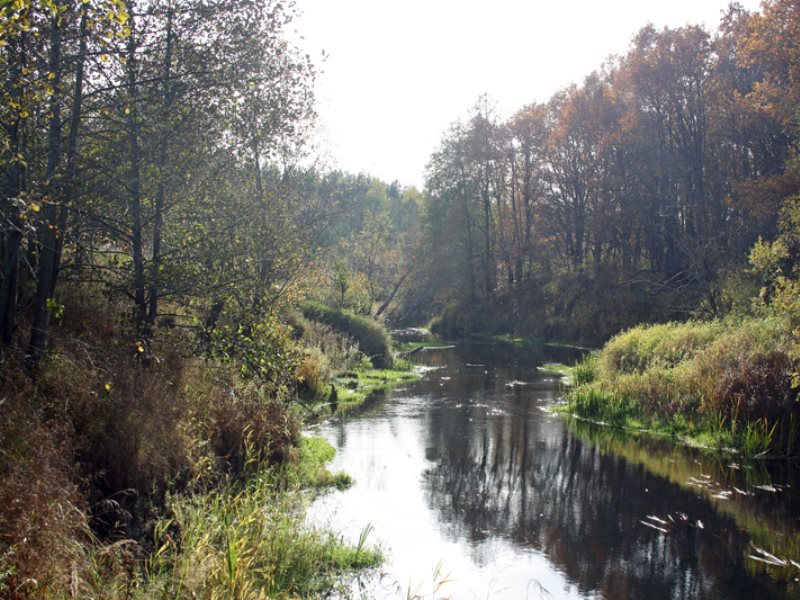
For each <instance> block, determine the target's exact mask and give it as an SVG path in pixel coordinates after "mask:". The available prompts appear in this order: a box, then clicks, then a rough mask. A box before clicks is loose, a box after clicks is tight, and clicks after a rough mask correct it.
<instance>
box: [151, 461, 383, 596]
mask: <svg viewBox="0 0 800 600" xmlns="http://www.w3.org/2000/svg"><path fill="white" fill-rule="evenodd" d="M304 502H305V497H304V496H303V495H302V494H300V493H299V492H298V491H297V490H296V489H295V490H290V491H286V490H281V489H280V485H279V484H278V483H277V481H276V480H275V478H274V477H273V476H272V475H271V474H269V473H265V474H261V475H259V476H257V477H254V478H252V479H251V480H250V481H248V483H247V484H246V485H244V486H242V487H240V486H237V485H228V486H224V487H222V488H220V489H219V490H217V491H215V492H214V493H212V494H208V495H202V496H196V497H193V498H189V499H187V498H176V499H175V500H174V503H173V511H174V514H175V517H174V522H175V524H176V525H177V526H178V528H179V530H180V532H181V535H180V540H179V542H176V541H175V540H174V539H172V538H171V537H168V536H166V535H162V538H161V539H159V540H157V541H158V542H159V543H158V545H157V550H156V551H155V552H154V553H153V554H152V555H151V558H150V559H149V561H148V563H147V578H146V581H143V582H142V586H141V589H142V590H143V591H144V592H146V593H147V594H150V595H160V596H164V597H176V598H195V597H203V598H242V599H245V598H263V597H269V598H273V597H310V596H315V595H318V594H321V593H322V592H324V591H326V590H329V589H331V588H332V587H334V586H335V585H336V583H337V581H338V579H339V578H340V577H341V576H342V575H343V574H345V573H347V572H348V571H352V570H354V569H359V568H364V567H369V566H374V565H376V564H378V563H379V562H380V561H381V554H380V552H379V551H378V550H376V549H374V548H371V547H368V546H367V543H366V542H367V536H368V533H369V530H365V533H364V534H363V535H362V537H361V539H360V540H359V542H358V544H356V545H348V544H345V543H344V542H343V541H342V540H341V538H339V537H338V536H336V535H334V534H333V533H330V532H325V531H320V530H317V529H314V528H311V527H309V526H307V525H306V524H305V523H304V510H303V506H304Z"/></svg>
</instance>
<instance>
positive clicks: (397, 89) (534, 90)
mask: <svg viewBox="0 0 800 600" xmlns="http://www.w3.org/2000/svg"><path fill="white" fill-rule="evenodd" d="M740 4H742V5H743V6H744V7H745V8H747V9H749V10H757V9H758V5H759V2H758V0H740ZM296 5H297V8H298V9H299V10H300V12H301V16H300V17H299V18H298V19H297V20H295V22H294V24H293V26H294V29H296V30H297V32H298V34H299V35H301V36H302V40H301V41H300V44H301V46H302V47H303V48H304V50H305V51H306V52H308V53H309V54H310V55H311V57H312V60H313V61H314V62H315V63H316V64H317V65H318V68H319V69H320V70H321V71H322V72H321V74H320V75H319V78H318V81H317V87H316V95H317V111H318V114H319V128H318V133H317V140H318V144H319V146H320V147H321V149H322V155H323V156H324V157H325V161H326V163H323V164H327V166H328V167H331V168H333V167H335V168H340V169H343V170H345V171H350V172H354V173H358V172H364V173H370V174H372V175H374V176H376V177H378V178H380V179H382V180H384V181H386V182H391V181H394V180H398V181H399V182H400V183H401V184H403V185H406V186H410V185H414V186H416V187H418V188H420V189H422V186H423V184H424V172H425V164H426V163H427V161H428V158H429V157H430V155H431V154H432V153H433V152H434V151H435V150H436V148H437V147H438V145H439V142H440V140H441V139H442V136H443V135H444V133H445V132H446V131H447V129H448V127H449V126H450V124H451V123H453V122H454V121H456V120H457V119H459V118H462V117H465V116H466V115H467V114H468V112H469V109H470V107H471V106H473V105H474V104H475V102H476V101H477V99H478V97H479V96H480V95H481V94H484V93H486V94H488V95H489V97H490V98H491V99H492V100H493V101H494V102H495V105H496V108H497V111H498V114H499V115H500V116H501V117H504V116H510V115H511V114H513V113H514V112H515V111H516V110H517V109H519V108H521V107H523V106H525V105H526V104H530V103H532V102H544V101H547V100H548V99H549V98H550V97H551V96H552V95H553V94H554V93H555V92H556V91H558V90H559V89H561V88H563V87H566V86H568V85H570V84H571V83H576V84H580V83H581V82H582V80H583V79H584V77H585V76H586V75H588V74H589V73H591V72H592V71H593V70H595V69H597V68H599V67H600V66H601V65H602V63H603V61H604V60H605V59H606V58H607V57H609V56H611V55H615V54H623V53H624V52H625V51H626V50H627V48H628V46H629V43H630V40H631V38H632V37H633V35H634V34H635V33H636V32H637V31H638V30H639V29H640V28H641V27H642V26H644V25H645V24H646V23H648V22H650V23H653V24H654V25H655V26H657V27H662V26H670V27H677V26H681V25H685V24H687V23H690V24H695V23H704V24H705V25H707V26H708V27H709V28H710V29H711V30H715V29H716V27H717V24H718V23H719V18H720V15H721V13H722V11H723V10H724V9H725V7H726V6H727V1H726V0H602V1H601V0H594V1H590V0H548V1H543V0H297V1H296ZM323 51H324V52H325V54H326V55H327V58H325V60H324V61H323V60H322V56H323Z"/></svg>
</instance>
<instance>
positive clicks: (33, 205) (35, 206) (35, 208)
mask: <svg viewBox="0 0 800 600" xmlns="http://www.w3.org/2000/svg"><path fill="white" fill-rule="evenodd" d="M28 206H29V207H30V209H31V210H32V211H33V212H35V213H38V212H39V211H40V210H42V207H41V206H39V205H38V204H36V202H31V203H30V204H29V205H28Z"/></svg>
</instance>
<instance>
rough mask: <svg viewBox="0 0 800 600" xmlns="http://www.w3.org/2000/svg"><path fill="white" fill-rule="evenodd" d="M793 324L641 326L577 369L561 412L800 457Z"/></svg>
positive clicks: (772, 320)
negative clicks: (790, 329) (789, 334)
mask: <svg viewBox="0 0 800 600" xmlns="http://www.w3.org/2000/svg"><path fill="white" fill-rule="evenodd" d="M786 331H788V327H787V325H786V323H784V322H783V321H782V320H781V319H779V318H777V317H769V318H740V319H726V320H719V321H708V322H692V321H690V322H687V323H680V324H679V323H669V324H664V325H652V326H641V327H636V328H634V329H631V330H628V331H626V332H623V333H621V334H619V335H618V336H616V337H615V338H613V339H612V340H611V341H609V342H608V344H606V345H605V347H604V348H603V349H602V350H601V351H599V352H598V353H597V354H590V355H587V357H586V358H584V360H583V361H582V362H581V363H579V364H578V365H576V367H575V369H574V375H575V376H574V379H575V386H574V387H573V388H572V389H571V390H570V391H569V392H568V393H567V395H566V400H567V405H566V408H565V410H566V411H567V412H569V413H571V414H575V415H577V416H579V417H581V418H585V419H588V420H592V421H595V422H600V423H603V424H607V425H611V426H613V427H618V428H625V429H629V430H633V431H648V432H652V433H656V434H660V435H667V436H670V437H673V438H675V439H678V440H680V441H681V442H684V443H689V444H692V445H698V446H703V447H711V448H717V449H722V448H728V449H735V450H737V451H739V452H742V453H743V454H745V455H747V456H759V457H764V456H794V455H796V454H797V453H798V451H800V446H799V445H798V444H799V443H800V407H798V403H797V397H798V385H797V381H796V379H795V377H796V373H797V371H798V364H797V360H796V359H795V358H793V354H792V347H791V341H790V340H789V339H788V338H787V335H786Z"/></svg>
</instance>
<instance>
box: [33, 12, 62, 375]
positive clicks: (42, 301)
mask: <svg viewBox="0 0 800 600" xmlns="http://www.w3.org/2000/svg"><path fill="white" fill-rule="evenodd" d="M60 21H61V18H60V16H58V15H56V16H54V17H51V19H50V52H49V57H48V69H49V71H50V74H51V75H52V76H53V79H52V85H53V94H52V96H51V100H50V124H49V127H48V133H47V173H46V176H47V198H45V199H44V201H43V202H42V204H43V208H42V213H43V214H42V221H41V223H40V225H39V231H38V235H37V238H38V240H37V242H38V246H39V257H38V262H37V265H36V297H35V299H34V303H33V324H32V325H31V339H30V343H29V344H28V352H27V355H26V357H25V361H26V366H27V367H28V368H29V369H32V368H35V367H36V366H37V365H38V364H39V361H40V360H41V358H42V356H43V355H44V351H45V346H46V343H47V327H48V325H49V321H50V307H49V306H48V301H49V300H50V299H51V298H52V293H53V291H54V290H55V274H56V238H57V236H58V223H57V219H56V202H57V201H58V199H59V196H60V194H59V186H58V181H57V173H56V171H57V169H58V165H59V163H60V161H61V125H62V124H61V97H60V96H61V89H60V88H61V23H60Z"/></svg>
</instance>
